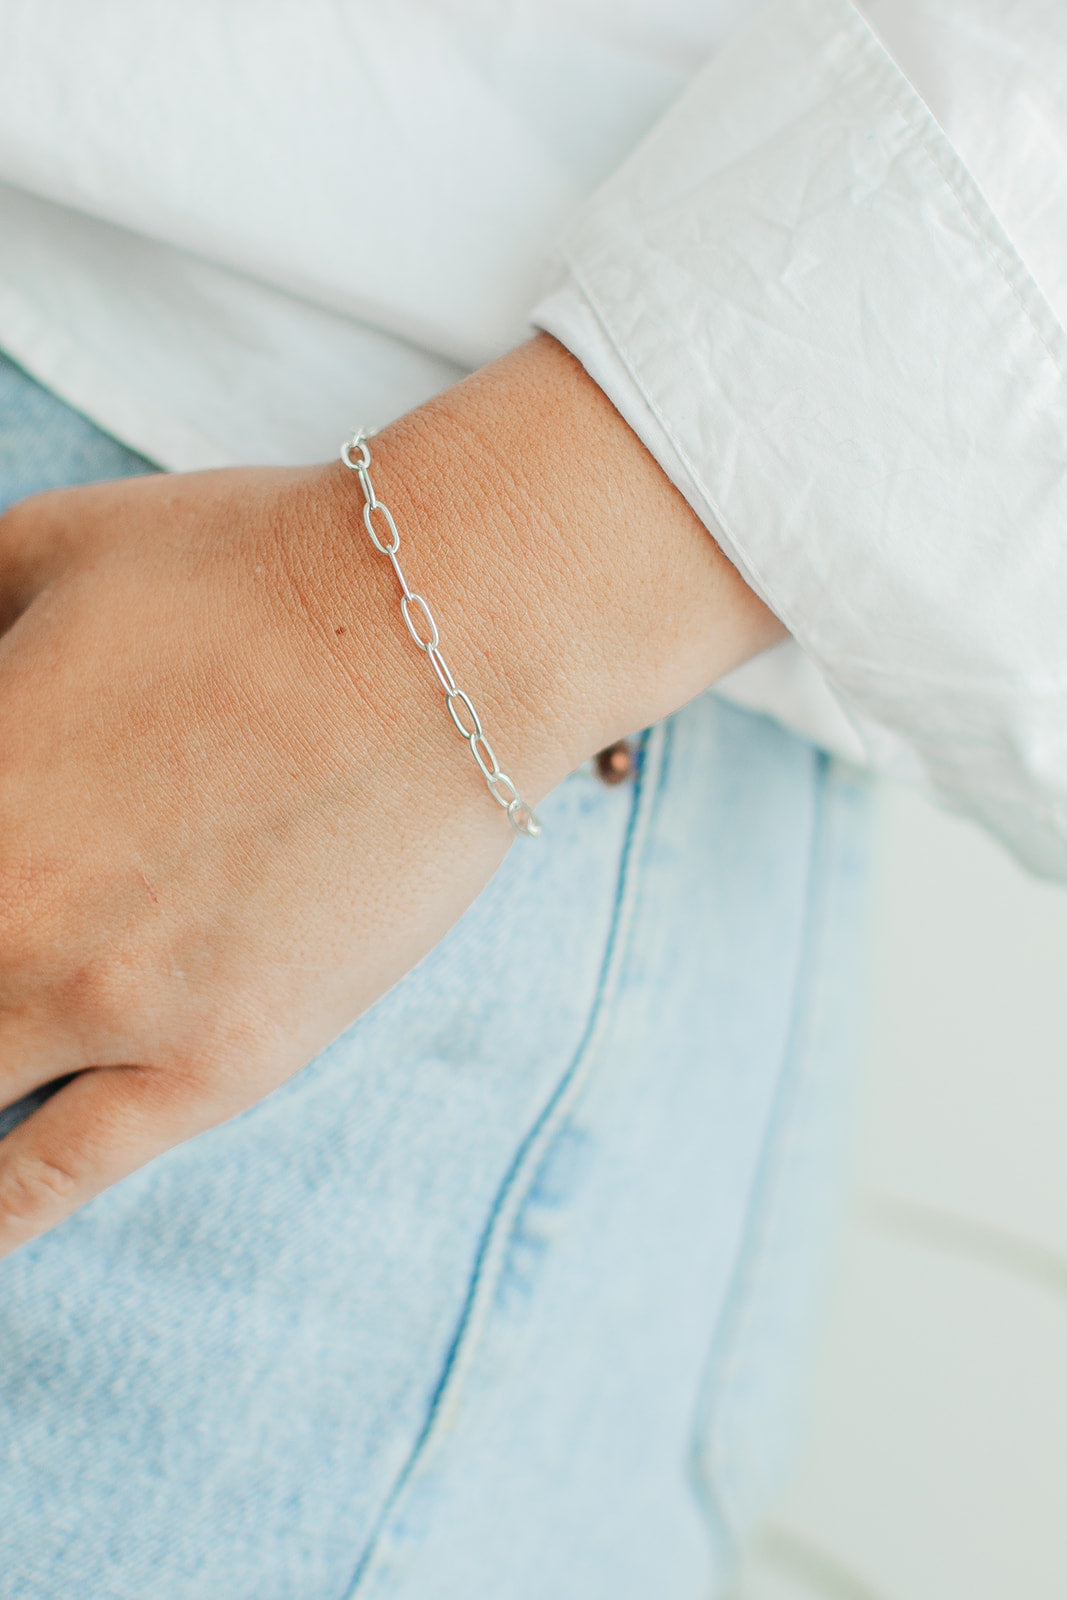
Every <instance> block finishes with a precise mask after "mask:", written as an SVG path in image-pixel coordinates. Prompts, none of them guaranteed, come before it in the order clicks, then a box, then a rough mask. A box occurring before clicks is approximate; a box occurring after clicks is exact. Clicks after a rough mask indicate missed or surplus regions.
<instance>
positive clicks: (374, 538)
mask: <svg viewBox="0 0 1067 1600" xmlns="http://www.w3.org/2000/svg"><path fill="white" fill-rule="evenodd" d="M375 431H376V430H375V429H373V428H360V429H358V430H357V432H355V433H354V434H353V435H352V437H351V439H346V440H345V442H344V444H343V445H342V446H341V460H342V461H343V462H344V464H345V466H346V467H348V468H349V470H350V471H352V472H354V473H355V474H356V476H357V478H358V479H359V486H360V488H361V489H362V490H363V524H364V526H365V528H366V530H367V532H368V533H369V534H370V537H371V543H372V544H373V546H374V548H375V550H377V551H379V552H380V553H381V554H382V555H383V556H388V557H389V560H390V561H391V562H392V564H393V571H394V572H395V573H396V577H397V582H398V583H399V584H400V614H401V616H402V617H403V619H404V626H405V627H406V628H407V630H408V633H409V634H410V635H411V638H412V642H413V643H414V644H416V645H417V646H418V648H419V649H420V650H422V651H423V652H424V653H425V654H426V655H427V656H428V658H429V662H430V666H431V667H432V668H433V674H434V677H435V678H436V679H437V682H438V683H439V684H440V686H441V688H442V689H443V690H444V692H445V706H446V707H447V710H448V714H449V716H450V717H451V719H452V725H453V727H454V728H455V730H456V732H457V733H458V734H459V735H460V736H461V737H462V738H463V739H465V740H466V742H467V743H468V744H469V745H470V749H471V755H472V756H473V757H474V759H475V761H476V762H477V763H478V770H479V772H480V773H481V775H482V777H483V778H484V779H485V782H486V787H487V788H488V790H489V793H490V794H491V795H492V797H493V799H494V800H495V801H496V803H497V805H498V806H500V807H501V808H502V809H503V810H504V811H506V812H507V814H508V821H509V822H510V823H511V826H512V827H513V828H514V829H515V832H516V833H523V834H526V835H527V837H529V838H531V839H536V838H537V836H538V834H539V833H540V832H541V824H540V822H539V821H538V820H537V817H536V816H535V815H534V810H533V807H532V806H530V805H527V803H526V801H525V800H523V799H522V797H521V795H520V794H519V791H518V790H517V789H516V787H515V785H514V784H513V783H512V781H511V779H510V778H509V777H508V775H507V773H506V772H503V771H502V770H501V768H500V765H499V763H498V761H497V759H496V756H495V755H494V754H493V747H492V745H491V744H490V743H489V740H488V739H487V738H486V737H485V734H484V733H483V732H482V724H481V718H480V717H479V716H478V713H477V711H475V709H474V706H473V704H472V703H471V697H470V695H469V694H466V693H464V691H463V690H462V689H460V688H459V687H458V686H457V684H456V680H455V678H454V677H453V676H452V673H451V672H450V670H449V667H448V663H447V662H446V661H445V658H444V656H443V655H442V654H441V652H440V650H439V649H438V647H437V646H438V633H437V623H436V622H435V621H434V619H433V613H432V611H431V610H430V608H429V606H428V605H427V604H426V601H425V600H424V599H423V597H422V595H421V594H416V593H415V590H414V589H412V588H411V587H410V586H409V584H408V581H407V579H406V578H405V576H404V573H403V570H402V568H401V566H400V562H399V560H398V558H397V551H398V550H399V549H400V534H399V533H398V532H397V526H396V523H395V522H394V521H393V514H392V512H391V511H390V510H389V507H388V506H387V505H386V504H385V503H384V502H383V501H381V500H379V499H378V496H377V495H376V494H375V492H374V485H373V484H372V483H371V480H370V450H369V449H368V447H367V440H368V439H370V438H373V436H374V433H375ZM355 450H358V451H359V455H358V457H354V456H353V451H355ZM376 511H378V512H380V513H381V515H382V517H383V519H384V522H385V526H386V529H387V530H388V531H387V534H386V539H385V541H383V540H382V539H380V538H379V537H378V534H377V532H376V530H375V527H374V521H373V517H374V513H375V512H376ZM413 612H414V613H415V614H416V616H417V617H419V618H421V621H422V624H423V627H424V628H425V633H424V634H420V632H419V630H418V627H417V625H416V622H415V621H414V620H413V617H412V613H413ZM457 708H461V709H457ZM464 716H466V717H467V718H468V719H469V725H468V723H467V722H465V721H464Z"/></svg>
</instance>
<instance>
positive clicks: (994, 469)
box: [534, 0, 1067, 877]
mask: <svg viewBox="0 0 1067 1600" xmlns="http://www.w3.org/2000/svg"><path fill="white" fill-rule="evenodd" d="M868 9H869V13H870V16H871V19H872V21H873V22H874V23H875V25H876V26H877V27H878V28H879V29H880V30H881V32H882V34H883V37H884V38H885V40H886V44H887V45H888V46H889V48H890V49H891V50H892V52H893V54H892V55H891V54H890V53H889V50H887V48H886V46H885V45H883V44H882V43H881V42H880V41H879V38H878V37H877V36H876V35H875V33H874V32H873V31H872V29H871V27H870V26H869V25H868V23H867V22H866V21H864V19H863V18H862V17H861V16H860V15H859V13H858V12H857V11H856V10H855V8H854V7H853V6H852V5H851V3H850V0H774V3H772V4H771V5H770V6H769V7H768V8H767V9H766V10H764V11H763V12H761V14H760V15H759V17H758V18H757V20H756V22H755V23H754V24H753V25H750V26H748V27H746V29H745V30H744V31H743V33H741V34H739V35H737V36H736V37H735V38H734V39H732V40H731V41H730V42H729V43H728V44H727V46H726V47H725V48H724V49H723V50H722V51H721V52H720V53H719V54H718V55H717V56H715V57H714V59H713V60H712V61H711V62H710V64H709V65H708V66H707V67H706V68H705V69H704V71H703V72H701V73H700V74H699V75H698V77H697V78H696V79H695V81H694V82H693V83H692V85H691V86H690V88H689V89H688V90H687V91H686V92H685V93H684V94H683V95H682V97H681V99H680V100H679V101H678V102H676V104H675V105H674V106H673V107H672V109H671V110H670V111H669V113H668V114H667V116H666V117H665V118H664V119H663V120H662V121H661V122H660V123H659V124H658V125H657V127H656V128H655V129H654V130H653V132H652V134H651V135H650V136H649V137H648V138H646V140H645V141H644V142H643V143H642V144H641V145H640V146H639V147H638V149H637V150H636V151H635V152H634V154H633V155H632V156H631V157H630V159H629V160H628V161H627V162H626V163H625V164H624V165H623V166H622V167H621V168H620V169H619V171H618V172H617V173H616V174H615V176H614V177H613V178H612V179H611V180H610V181H609V182H608V183H607V184H606V185H605V186H604V187H603V188H602V189H601V190H600V191H599V192H598V193H597V194H596V195H595V196H594V197H593V199H592V200H591V201H589V202H588V203H587V204H586V205H585V207H584V208H583V209H582V210H581V212H580V213H579V215H578V216H577V218H576V219H575V221H574V222H573V224H572V225H571V226H570V228H569V229H568V231H567V233H566V236H565V238H564V240H563V243H562V248H561V255H560V260H561V269H560V274H559V278H558V281H557V283H556V286H555V287H554V288H553V290H552V291H551V292H550V293H549V295H548V296H547V297H546V298H545V299H544V300H543V301H542V302H541V304H540V305H539V306H538V308H537V310H536V312H535V313H534V321H535V322H536V323H537V324H538V325H539V326H542V327H545V328H547V329H549V331H551V332H552V333H554V334H555V335H556V336H557V337H559V338H560V339H562V340H563V342H564V343H565V344H567V345H568V346H569V347H570V348H571V349H572V350H573V351H574V353H575V354H576V355H577V356H578V358H579V359H580V360H582V361H583V363H584V364H585V365H586V366H587V368H588V370H589V371H590V372H591V373H592V375H593V376H594V378H596V380H597V381H598V382H599V383H600V384H601V385H602V387H603V388H604V389H605V391H606V392H607V393H608V394H609V396H610V397H611V398H612V400H613V401H614V403H615V404H616V405H617V406H618V408H619V410H620V411H621V412H622V414H623V415H624V416H625V417H626V418H627V419H628V421H629V422H630V423H631V425H632V426H634V428H635V429H636V431H637V432H638V434H639V435H640V436H641V438H642V439H643V440H644V441H645V443H646V444H647V445H648V447H649V448H650V450H652V452H653V454H654V455H655V456H656V458H657V459H658V460H659V462H660V464H661V465H662V466H663V468H664V470H665V471H666V472H667V473H668V474H669V476H670V477H671V478H672V479H673V481H674V482H675V483H676V484H677V485H678V487H679V488H680V489H681V490H682V492H683V493H684V494H685V495H686V496H687V498H688V499H689V501H690V503H691V504H692V505H693V506H694V508H695V509H696V511H697V512H698V514H699V515H700V516H701V517H702V519H703V520H704V522H705V523H706V525H707V526H708V528H709V529H710V531H711V532H712V533H713V534H714V536H715V537H716V539H717V540H718V541H719V543H720V544H721V545H722V548H723V549H724V550H725V552H726V553H727V555H728V556H729V557H730V559H731V560H732V561H733V562H734V563H735V564H736V566H737V567H738V569H739V570H740V571H741V572H742V573H743V575H744V576H745V577H746V579H747V580H748V582H749V583H750V584H751V586H752V587H753V589H755V590H756V592H757V593H758V594H760V595H761V596H762V597H763V599H764V600H765V601H766V602H767V604H768V605H769V606H770V607H771V609H772V610H773V611H775V612H776V614H777V615H778V616H779V617H780V618H781V619H782V621H783V622H784V623H785V625H786V627H787V628H788V629H789V631H790V633H791V634H792V636H793V639H794V640H795V641H796V642H795V644H790V645H788V646H786V647H784V648H780V650H779V651H778V652H771V653H770V655H769V656H768V657H767V658H766V659H765V660H763V661H762V662H756V663H753V664H751V666H750V667H749V668H745V669H742V673H739V674H734V675H732V676H733V679H734V685H733V688H734V692H735V693H736V696H737V698H739V699H745V700H746V701H747V703H750V704H754V705H757V706H760V707H762V708H763V709H767V710H771V711H773V712H774V713H775V714H777V715H779V716H780V717H782V719H783V720H784V721H786V722H788V723H790V724H791V725H792V726H794V727H796V728H798V729H799V730H800V731H802V732H804V733H806V734H808V735H809V736H812V737H816V738H820V739H822V740H823V741H824V742H826V743H828V744H830V745H831V746H833V747H836V748H839V749H843V750H846V751H849V752H850V753H853V754H859V753H861V752H862V755H863V756H864V758H865V759H866V760H867V761H869V762H870V763H871V764H872V765H873V766H874V767H876V768H878V769H880V770H885V771H891V772H894V773H897V774H900V775H904V776H910V777H915V778H918V779H919V780H921V781H922V782H924V783H925V784H926V785H927V786H928V787H929V788H931V789H932V790H933V791H934V792H935V793H936V794H937V795H938V796H939V797H940V798H941V799H942V800H944V801H945V802H947V803H948V804H950V805H952V806H954V807H955V808H958V809H960V810H963V811H965V812H967V813H969V814H970V815H972V816H973V817H975V818H977V819H978V820H980V821H981V822H983V823H984V824H985V825H986V826H988V827H989V828H990V829H992V830H993V831H994V832H995V833H997V834H998V835H999V836H1000V837H1001V838H1002V839H1003V840H1004V841H1005V842H1007V843H1008V845H1009V846H1010V847H1011V848H1012V849H1014V851H1015V852H1016V853H1017V855H1018V856H1019V857H1020V858H1021V859H1022V860H1023V861H1024V862H1026V863H1027V864H1028V865H1029V866H1031V867H1032V868H1033V869H1034V870H1036V871H1039V872H1042V873H1045V874H1048V875H1050V876H1057V877H1067V470H1065V468H1067V381H1065V374H1067V337H1065V334H1064V331H1063V328H1062V326H1061V323H1060V320H1059V318H1061V317H1063V316H1064V314H1065V312H1067V251H1065V250H1064V249H1063V244H1064V242H1065V241H1067V177H1065V174H1067V88H1062V87H1061V85H1067V71H1065V68H1067V59H1065V58H1067V14H1065V13H1064V12H1063V9H1062V4H1061V0H1051V3H1050V0H1015V3H1014V4H1013V5H1011V6H1004V5H1003V0H893V4H892V5H890V4H889V3H888V0H870V4H869V8H868ZM898 62H900V63H902V65H898ZM905 68H906V70H904V69H905ZM920 91H921V92H922V94H923V95H925V96H926V100H924V99H923V98H921V97H920ZM927 101H929V102H931V103H932V104H933V106H934V108H935V109H936V110H937V112H938V116H939V117H940V122H939V121H938V120H936V119H935V116H934V114H933V111H932V110H931V108H930V105H928V104H927ZM790 652H791V653H792V654H793V655H794V656H795V657H796V658H797V660H800V659H801V658H803V661H804V663H805V665H804V666H803V667H802V668H800V669H799V670H798V669H796V668H795V667H790V666H789V664H788V656H789V654H790ZM776 657H777V658H778V659H777V661H776V659H775V658H776ZM746 674H747V676H746ZM727 688H730V685H727Z"/></svg>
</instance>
